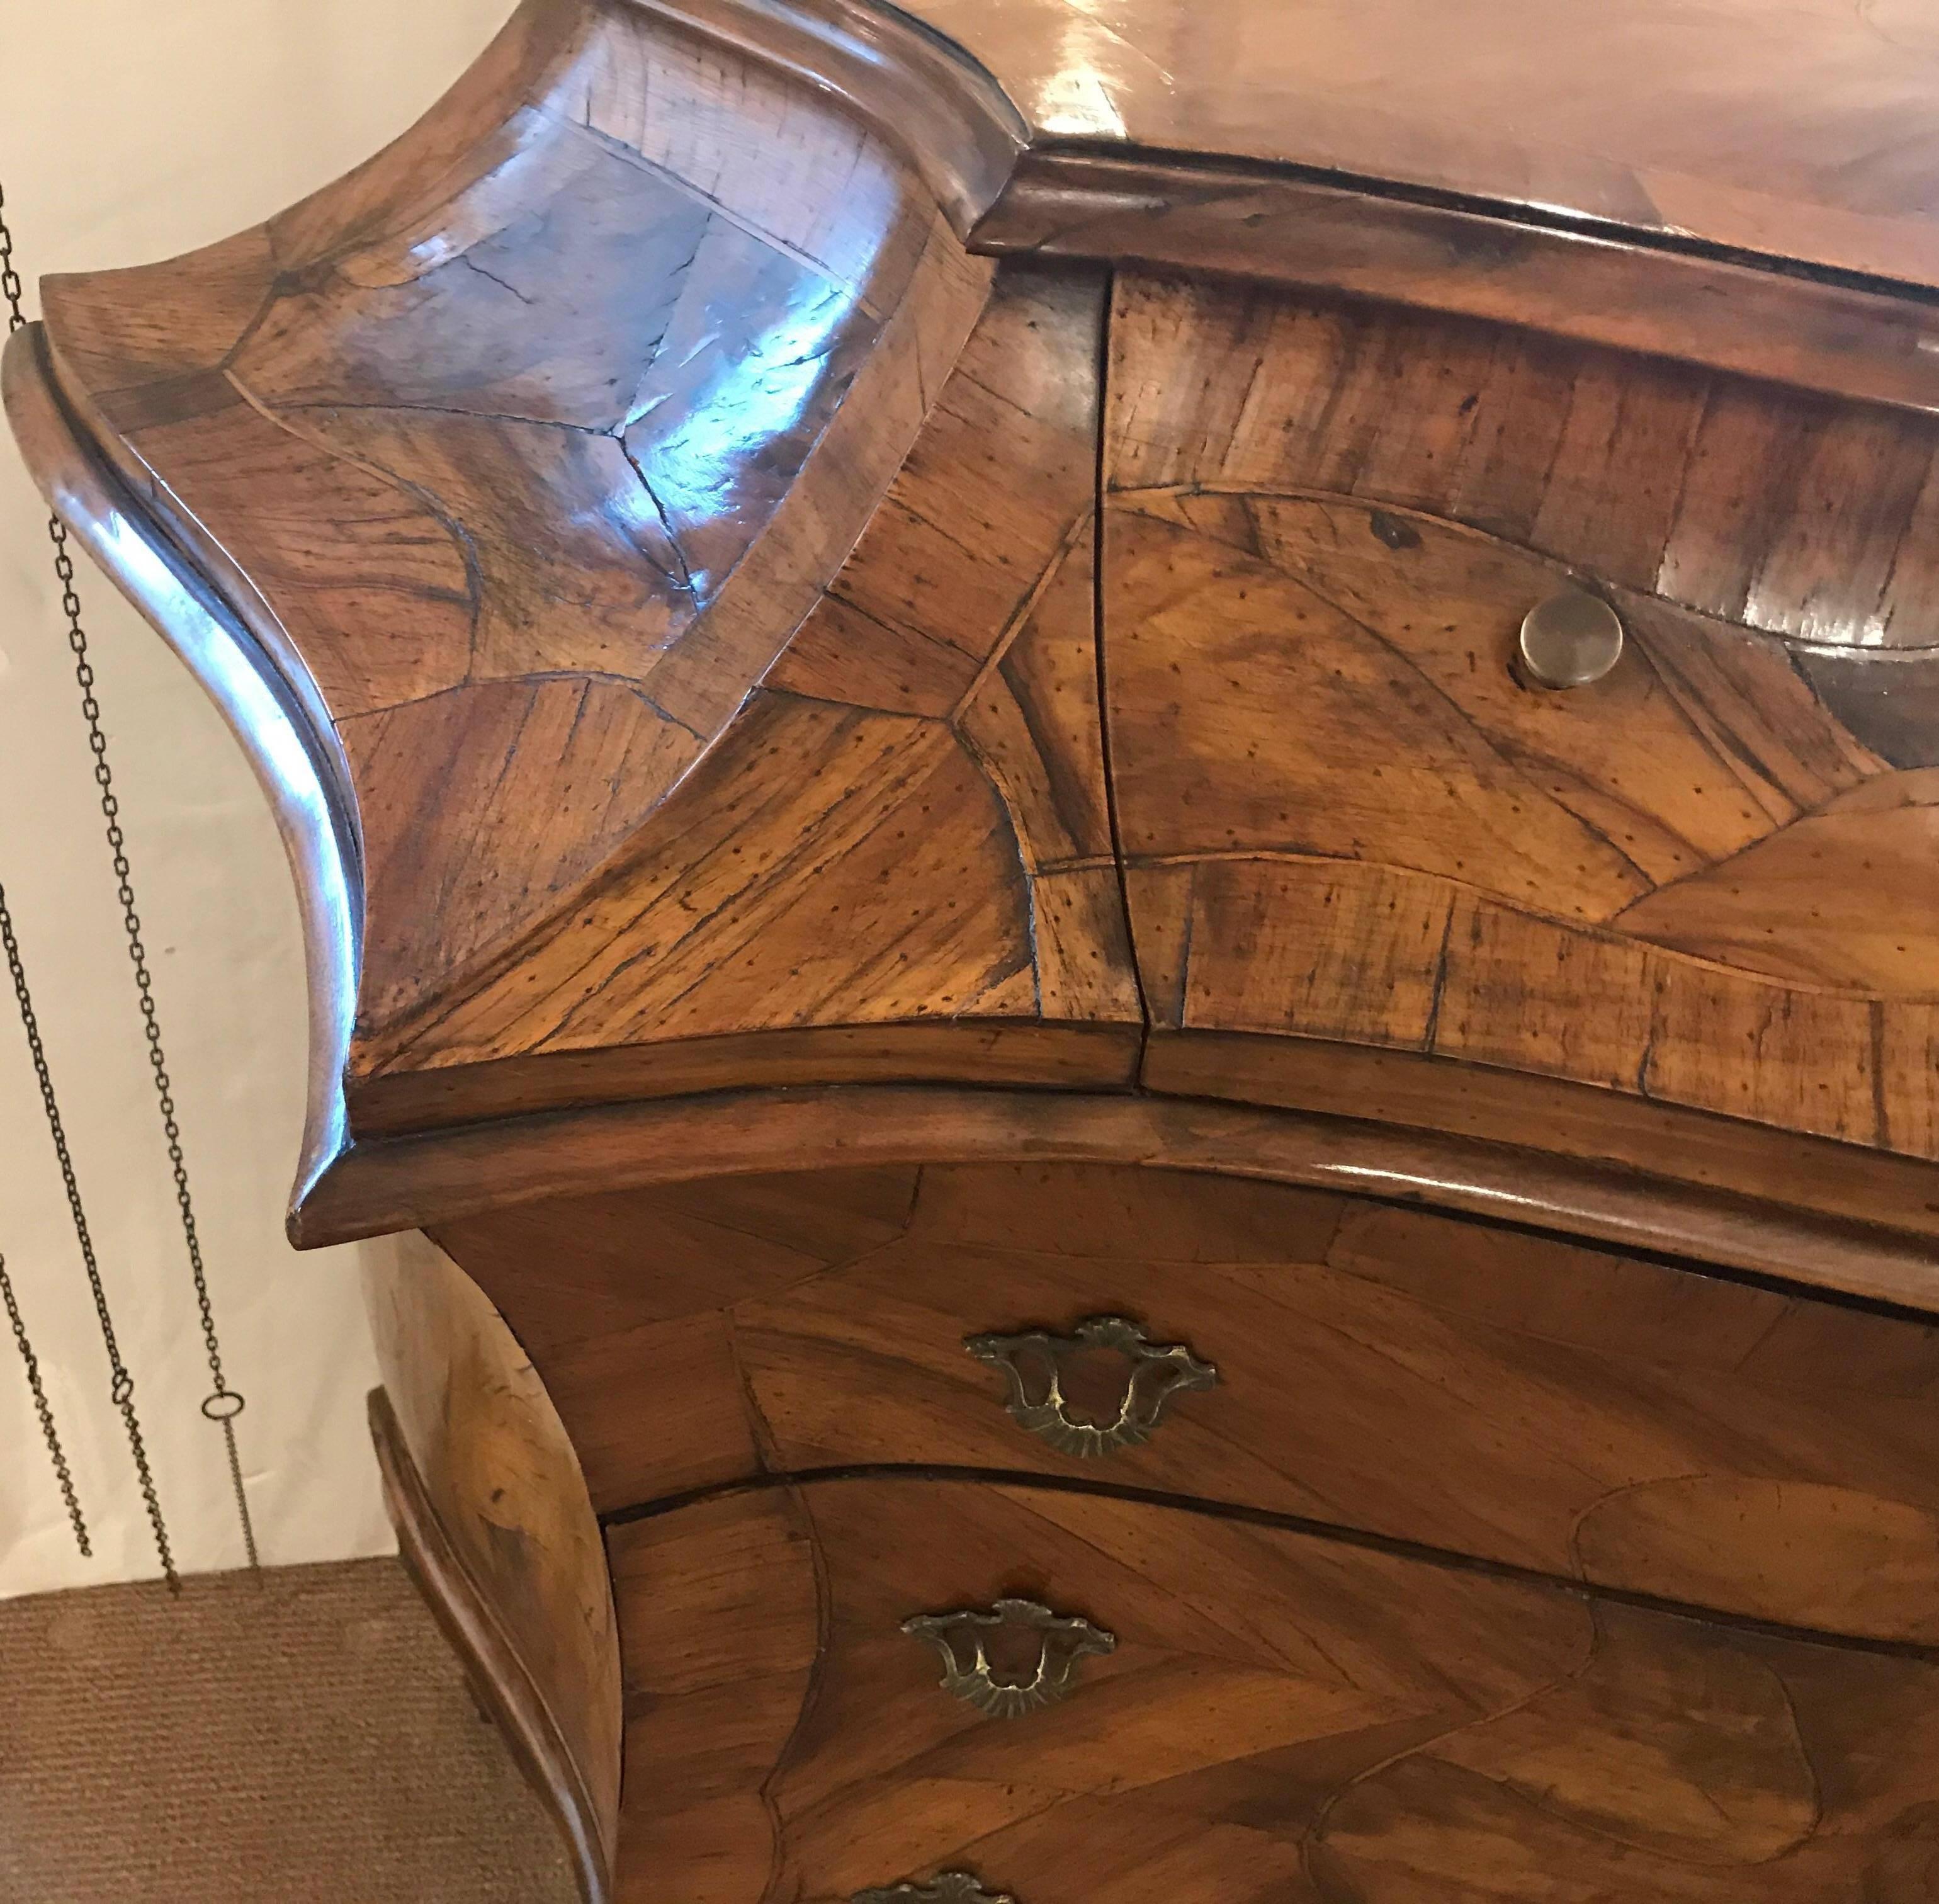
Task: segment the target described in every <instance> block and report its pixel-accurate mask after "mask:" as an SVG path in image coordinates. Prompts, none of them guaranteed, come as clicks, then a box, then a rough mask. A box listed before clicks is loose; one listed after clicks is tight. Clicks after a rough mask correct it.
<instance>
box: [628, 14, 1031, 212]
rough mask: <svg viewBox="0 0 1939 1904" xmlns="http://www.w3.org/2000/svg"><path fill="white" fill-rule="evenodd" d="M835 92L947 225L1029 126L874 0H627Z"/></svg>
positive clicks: (1007, 162)
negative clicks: (895, 152)
mask: <svg viewBox="0 0 1939 1904" xmlns="http://www.w3.org/2000/svg"><path fill="white" fill-rule="evenodd" d="M627 4H628V5H632V6H635V7H638V8H641V9H642V10H643V11H645V12H647V13H650V14H659V15H660V16H661V17H662V18H664V19H665V20H668V21H669V22H671V23H673V24H674V26H677V27H680V28H682V29H686V30H692V29H698V30H699V31H700V32H703V33H705V34H706V35H708V37H709V38H712V39H714V40H716V41H718V42H719V43H720V44H721V45H723V46H724V47H732V49H733V50H735V51H736V52H737V53H742V54H744V55H747V56H750V57H752V58H753V59H756V60H758V61H759V62H761V63H762V64H763V65H769V66H773V67H776V68H778V69H781V70H783V71H784V72H789V73H791V74H793V75H795V76H796V78H799V79H800V80H802V81H804V82H805V84H808V85H810V86H812V87H815V88H817V90H823V91H827V92H830V93H835V94H836V95H837V96H839V97H840V98H841V99H844V100H845V101H846V102H848V104H849V105H851V107H852V108H854V111H855V113H856V115H857V117H859V118H860V119H861V120H864V121H866V123H868V124H869V125H870V126H872V127H874V128H875V129H877V130H878V131H879V132H881V133H883V134H884V135H885V136H888V137H890V138H892V139H896V141H897V142H899V145H901V148H902V149H903V152H904V153H905V154H906V156H907V157H908V159H909V163H911V164H912V165H913V166H915V169H916V170H917V171H918V172H919V173H920V174H921V176H922V178H923V181H924V184H927V186H928V187H929V189H930V191H931V192H932V193H933V194H934V195H935V198H936V203H938V204H939V205H940V206H942V209H943V210H944V212H945V213H946V214H947V215H948V218H949V220H950V222H951V224H953V225H954V227H955V228H956V230H957V233H958V234H959V235H960V236H963V237H967V236H969V230H970V228H971V227H973V225H974V224H976V221H977V220H978V219H979V218H981V217H982V215H984V213H985V212H988V210H989V209H990V207H991V206H992V205H993V204H994V203H995V202H996V200H997V194H998V193H1000V192H1001V191H1002V190H1003V187H1004V186H1005V184H1006V183H1008V181H1009V176H1010V174H1011V172H1012V169H1013V168H1014V167H1015V164H1016V162H1017V159H1018V155H1019V154H1021V152H1022V151H1024V148H1025V147H1026V146H1027V145H1028V144H1029V143H1030V127H1029V126H1028V125H1027V124H1026V123H1025V122H1024V117H1023V115H1022V114H1021V113H1019V112H1018V111H1017V109H1016V108H1015V106H1014V105H1012V104H1011V103H1010V101H1009V97H1008V96H1007V95H1006V93H1004V91H1003V88H1002V87H1000V85H998V84H997V81H996V80H995V78H994V77H993V76H992V75H991V74H990V72H988V70H987V69H985V68H984V67H982V66H980V65H978V64H977V63H976V60H975V59H973V58H972V57H971V56H970V55H969V53H966V52H965V51H964V50H963V48H962V47H960V46H959V45H957V44H955V43H954V41H950V40H948V39H946V38H944V37H943V36H942V35H940V34H936V33H929V32H923V31H922V30H921V29H919V28H918V26H916V24H915V21H914V20H913V19H912V17H911V16H910V15H909V14H906V13H904V12H903V11H899V9H897V8H893V7H891V6H886V5H875V4H874V0H627Z"/></svg>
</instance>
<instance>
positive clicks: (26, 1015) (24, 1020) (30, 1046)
mask: <svg viewBox="0 0 1939 1904" xmlns="http://www.w3.org/2000/svg"><path fill="white" fill-rule="evenodd" d="M0 948H4V949H5V953H6V956H7V970H8V975H9V976H11V978H12V979H13V981H14V1003H15V1004H17V1005H18V1006H19V1007H20V1025H21V1028H22V1029H23V1031H26V1034H27V1051H28V1054H29V1056H31V1057H32V1059H33V1061H34V1076H35V1077H36V1078H37V1079H38V1080H39V1082H40V1086H41V1110H43V1111H44V1112H45V1113H47V1134H48V1135H49V1136H50V1137H51V1138H53V1143H54V1156H55V1158H56V1160H57V1161H58V1162H59V1165H60V1174H61V1182H62V1184H63V1185H64V1186H65V1188H66V1190H67V1208H68V1215H69V1216H70V1217H72V1219H73V1220H74V1234H75V1240H76V1241H78V1243H79V1244H80V1245H81V1262H82V1263H83V1265H84V1266H85V1267H86V1269H87V1286H88V1288H89V1289H90V1290H91V1291H92V1292H93V1296H94V1313H95V1315H96V1318H98V1319H99V1322H100V1324H101V1341H102V1346H103V1347H104V1348H105V1349H106V1350H107V1351H108V1374H109V1375H110V1376H111V1378H112V1379H111V1382H110V1383H109V1385H108V1400H110V1401H111V1402H112V1403H114V1406H116V1407H117V1409H120V1411H121V1420H122V1424H123V1426H124V1427H126V1430H127V1431H128V1449H129V1453H130V1454H132V1455H133V1456H134V1458H135V1478H136V1479H138V1480H139V1482H141V1484H142V1500H144V1501H145V1502H146V1503H147V1504H148V1525H149V1526H150V1527H151V1528H153V1529H154V1535H155V1552H157V1554H158V1555H160V1557H161V1562H162V1573H163V1577H164V1578H165V1579H166V1580H167V1581H168V1583H169V1591H170V1592H173V1593H179V1592H181V1581H180V1580H178V1578H177V1577H176V1575H175V1555H174V1554H173V1553H172V1552H170V1551H169V1531H168V1528H167V1527H166V1525H164V1523H163V1519H162V1503H161V1500H160V1497H159V1496H158V1495H157V1494H156V1492H155V1477H154V1472H153V1470H151V1468H150V1467H149V1466H148V1446H147V1444H146V1443H145V1442H144V1441H143V1440H142V1423H141V1418H140V1417H139V1416H138V1415H136V1414H135V1378H134V1377H133V1376H132V1375H130V1374H129V1372H128V1365H127V1364H126V1363H125V1362H123V1360H122V1359H121V1348H120V1344H119V1343H118V1342H116V1341H115V1339H114V1318H113V1317H112V1316H111V1315H109V1313H108V1291H107V1290H105V1288H104V1287H102V1281H101V1266H100V1264H99V1263H98V1262H96V1260H95V1255H94V1239H93V1236H92V1235H90V1233H89V1231H88V1227H87V1210H86V1209H85V1208H84V1207H83V1205H82V1203H81V1184H80V1182H79V1180H78V1178H77V1177H75V1174H74V1157H73V1155H72V1153H71V1152H70V1151H69V1150H68V1147H67V1129H66V1126H65V1125H64V1124H62V1122H61V1114H60V1104H59V1100H58V1099H57V1098H56V1097H55V1095H54V1080H53V1073H52V1072H51V1071H50V1070H49V1069H48V1068H47V1047H46V1046H45V1045H44V1043H42V1042H41V1021H40V1019H39V1016H38V1014H37V1013H35V1010H34V995H33V994H32V992H31V991H29V989H28V986H27V969H26V965H25V964H23V962H22V960H21V958H20V940H18V939H17V937H15V936H14V915H13V912H12V911H11V909H10V908H9V907H8V903H7V892H6V888H5V887H4V886H0Z"/></svg>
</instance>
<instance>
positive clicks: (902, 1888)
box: [851, 1871, 1017, 1904]
mask: <svg viewBox="0 0 1939 1904" xmlns="http://www.w3.org/2000/svg"><path fill="white" fill-rule="evenodd" d="M851 1904H1017V1900H1016V1899H1015V1898H1014V1897H1011V1896H1007V1895H1006V1894H1005V1893H1003V1892H1002V1891H988V1890H985V1889H984V1888H983V1886H982V1881H981V1880H980V1879H979V1878H978V1877H977V1876H976V1873H975V1872H973V1871H944V1872H939V1873H938V1874H937V1875H936V1876H935V1877H934V1878H931V1879H930V1881H929V1882H928V1883H927V1884H888V1885H885V1886H884V1887H882V1888H881V1889H880V1890H858V1891H857V1893H855V1895H854V1899H852V1900H851Z"/></svg>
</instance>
